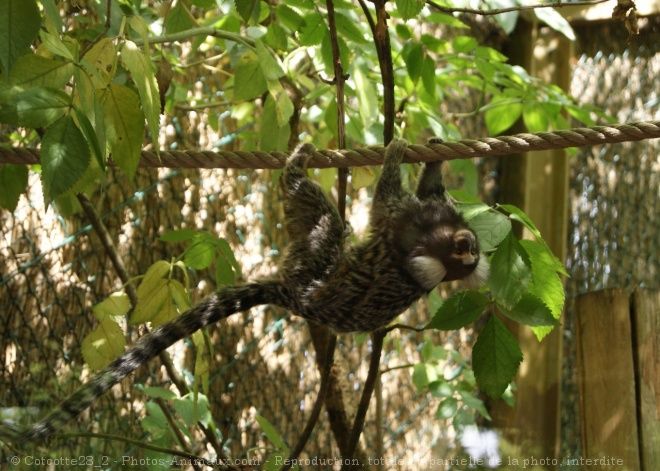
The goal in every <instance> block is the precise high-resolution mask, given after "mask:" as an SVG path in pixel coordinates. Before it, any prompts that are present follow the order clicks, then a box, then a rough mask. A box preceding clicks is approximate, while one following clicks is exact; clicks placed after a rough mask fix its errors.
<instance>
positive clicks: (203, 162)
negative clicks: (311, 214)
mask: <svg viewBox="0 0 660 471" xmlns="http://www.w3.org/2000/svg"><path fill="white" fill-rule="evenodd" d="M657 137H660V121H647V122H637V123H628V124H618V125H611V126H593V127H590V128H574V129H569V130H562V131H555V132H538V133H533V134H532V133H522V134H515V135H513V136H499V137H485V138H481V139H476V140H472V139H464V140H462V141H456V142H443V143H442V144H428V145H417V144H412V145H410V146H408V149H407V151H406V155H405V158H404V162H433V161H438V160H454V159H469V158H472V157H488V156H498V155H507V154H514V153H518V152H529V151H534V150H549V149H565V148H567V147H582V146H588V145H596V144H613V143H619V142H632V141H641V140H644V139H653V138H657ZM384 155H385V148H384V147H383V146H370V147H364V148H360V149H343V150H317V151H316V152H315V153H314V156H313V157H312V159H311V160H310V162H309V166H310V167H313V168H331V167H332V168H345V167H360V166H365V165H381V164H382V163H383V156H384ZM287 156H288V154H286V153H284V152H263V151H254V152H245V151H233V152H230V151H192V150H191V151H176V150H175V151H164V150H163V151H160V159H159V158H158V155H157V154H156V152H155V151H142V157H141V159H140V167H167V168H238V169H247V168H253V169H256V168H269V169H276V168H282V167H284V162H285V161H286V158H287ZM0 163H12V164H23V165H26V164H28V165H29V164H37V163H39V150H38V149H27V148H19V147H12V148H7V147H4V148H3V147H0ZM108 164H109V165H113V163H112V162H109V163H108Z"/></svg>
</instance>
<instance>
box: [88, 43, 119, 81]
mask: <svg viewBox="0 0 660 471" xmlns="http://www.w3.org/2000/svg"><path fill="white" fill-rule="evenodd" d="M81 65H82V66H83V67H84V69H85V72H86V73H87V76H88V77H89V79H90V80H91V81H92V84H93V87H94V88H105V87H106V86H107V85H108V84H110V82H111V81H112V78H113V77H114V74H115V69H116V68H117V46H116V45H115V43H114V41H113V39H112V38H102V39H101V40H100V41H99V42H97V43H96V44H94V46H92V48H91V49H90V50H89V51H88V52H87V53H86V54H85V56H84V57H83V60H82V61H81Z"/></svg>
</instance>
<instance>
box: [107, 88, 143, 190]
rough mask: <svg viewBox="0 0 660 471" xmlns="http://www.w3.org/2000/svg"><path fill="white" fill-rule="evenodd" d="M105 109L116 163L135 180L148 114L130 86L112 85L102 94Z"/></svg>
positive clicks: (108, 137) (108, 132)
mask: <svg viewBox="0 0 660 471" xmlns="http://www.w3.org/2000/svg"><path fill="white" fill-rule="evenodd" d="M101 106H102V108H103V113H104V116H105V123H106V136H107V140H108V146H109V148H110V152H111V153H112V160H113V161H114V162H115V163H116V164H117V165H118V166H119V168H121V169H122V170H123V171H124V172H126V175H127V176H128V178H129V179H132V178H133V176H134V175H135V171H136V170H137V167H138V164H139V163H140V156H141V151H142V142H143V140H144V114H143V113H142V110H141V109H140V104H139V100H138V96H137V95H136V94H135V92H134V91H133V90H131V89H130V88H128V87H125V86H123V85H118V84H116V83H111V84H110V85H109V86H108V88H107V90H106V91H105V92H103V94H102V97H101Z"/></svg>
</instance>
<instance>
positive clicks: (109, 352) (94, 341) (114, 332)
mask: <svg viewBox="0 0 660 471" xmlns="http://www.w3.org/2000/svg"><path fill="white" fill-rule="evenodd" d="M125 348H126V339H125V338H124V332H123V331H122V330H121V327H119V325H117V323H116V322H115V321H114V320H113V319H111V318H107V319H105V320H103V321H102V322H101V323H100V324H99V326H98V327H97V328H96V329H94V330H93V331H92V332H90V333H89V334H88V335H87V336H86V337H85V338H84V339H83V341H82V345H81V352H82V354H83V358H84V359H85V362H86V363H87V364H88V365H89V367H90V368H92V369H93V370H100V369H102V368H104V367H105V366H107V365H108V364H109V363H110V362H111V361H112V360H114V359H115V358H117V357H118V356H119V355H121V354H122V353H123V352H124V349H125Z"/></svg>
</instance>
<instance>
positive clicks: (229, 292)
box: [0, 281, 289, 442]
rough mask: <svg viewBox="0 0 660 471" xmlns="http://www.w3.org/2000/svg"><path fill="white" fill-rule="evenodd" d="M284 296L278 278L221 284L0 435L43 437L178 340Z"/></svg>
mask: <svg viewBox="0 0 660 471" xmlns="http://www.w3.org/2000/svg"><path fill="white" fill-rule="evenodd" d="M287 299H289V298H288V295H287V290H286V288H285V287H284V285H283V284H282V283H280V282H279V281H261V282H255V283H250V284H247V285H240V286H227V287H223V288H222V289H220V290H218V291H216V292H215V293H213V294H211V295H210V296H208V297H207V298H204V299H203V300H202V301H201V302H200V303H199V304H198V305H196V306H195V307H193V308H191V309H189V310H188V311H186V312H185V313H183V314H182V315H181V316H179V317H177V318H176V319H174V320H172V321H171V322H169V323H167V324H164V325H162V326H160V327H157V328H156V329H154V330H153V331H152V332H151V333H150V334H148V335H145V336H144V337H142V338H140V339H139V340H138V341H137V342H136V343H135V345H134V346H133V347H132V348H131V349H130V350H128V351H126V352H125V353H124V354H123V355H121V356H120V357H119V358H117V359H116V360H114V361H113V362H112V363H110V365H108V366H107V367H106V368H105V369H103V370H102V371H101V372H99V373H98V374H97V375H96V376H94V377H93V378H92V379H91V380H90V381H88V382H87V383H85V384H83V385H82V386H81V387H80V389H78V390H77V391H76V392H74V393H73V394H72V395H71V396H69V397H68V398H67V399H65V400H64V401H63V402H62V403H61V404H60V405H59V407H58V408H57V409H55V410H54V411H53V412H51V413H50V414H48V415H47V416H46V417H45V418H44V419H43V420H41V421H40V422H37V423H36V424H34V425H32V426H31V427H29V428H28V429H27V430H24V431H16V430H12V429H11V427H10V426H7V425H6V424H3V425H0V437H3V438H9V439H10V440H11V439H13V440H11V441H18V442H37V441H42V440H44V439H46V438H47V437H48V436H49V435H51V434H52V433H54V432H56V431H57V430H59V429H60V428H62V427H63V426H64V424H66V423H67V422H68V421H70V420H72V419H73V418H75V417H77V416H78V415H79V414H80V413H81V412H82V411H84V410H85V409H87V408H88V407H89V406H91V405H92V404H93V403H94V402H95V401H96V400H97V399H98V398H100V397H101V396H103V394H105V393H106V392H107V391H108V390H109V389H110V388H111V387H112V386H114V385H115V384H117V383H118V382H119V381H121V380H122V379H124V378H125V377H126V376H127V375H128V374H130V373H131V372H133V371H135V370H136V369H137V368H138V367H140V366H142V365H144V364H145V363H147V362H148V361H149V360H151V359H152V358H154V357H155V356H157V355H158V354H159V353H160V352H162V351H163V350H165V349H166V348H168V347H169V346H171V345H173V344H174V343H175V342H177V341H178V340H181V339H183V338H185V337H188V336H190V335H192V334H193V333H194V332H196V331H198V330H199V329H201V328H203V327H206V326H208V325H210V324H212V323H215V322H217V321H219V320H220V319H224V318H225V317H229V316H230V315H232V314H234V313H237V312H240V311H245V310H247V309H250V308H252V307H254V306H258V305H261V304H276V305H279V306H283V307H287V304H288V302H287ZM3 429H4V430H3Z"/></svg>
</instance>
